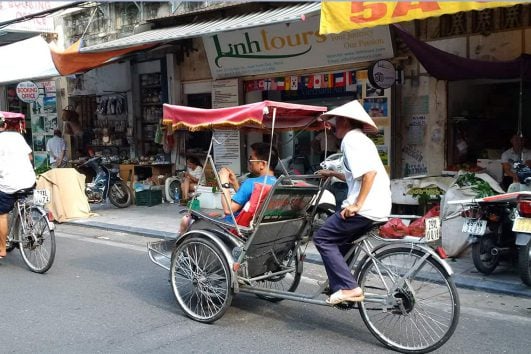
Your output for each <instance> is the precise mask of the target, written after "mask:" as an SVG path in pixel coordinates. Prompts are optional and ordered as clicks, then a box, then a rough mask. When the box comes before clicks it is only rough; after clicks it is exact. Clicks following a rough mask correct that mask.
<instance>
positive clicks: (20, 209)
mask: <svg viewBox="0 0 531 354" xmlns="http://www.w3.org/2000/svg"><path fill="white" fill-rule="evenodd" d="M28 198H29V197H28V196H25V197H19V198H17V200H16V201H15V205H14V207H13V210H12V213H10V214H9V219H8V222H9V232H8V234H7V241H8V242H14V243H20V242H23V241H22V240H21V239H20V238H19V237H20V234H19V233H17V232H15V227H14V226H15V225H16V222H17V221H18V220H20V225H21V227H22V234H24V235H25V234H26V233H27V232H28V223H27V221H26V217H27V216H28V211H29V210H30V208H36V209H37V210H38V211H39V212H40V213H41V214H43V215H46V211H45V210H44V208H43V207H41V206H39V205H36V204H33V203H30V202H28ZM45 220H46V222H47V223H48V227H49V228H50V230H52V231H53V230H55V224H54V223H53V222H51V221H50V220H49V219H48V218H46V219H45Z"/></svg>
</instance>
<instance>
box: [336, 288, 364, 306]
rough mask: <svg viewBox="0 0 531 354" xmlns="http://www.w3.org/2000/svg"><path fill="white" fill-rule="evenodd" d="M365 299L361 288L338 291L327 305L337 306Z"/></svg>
mask: <svg viewBox="0 0 531 354" xmlns="http://www.w3.org/2000/svg"><path fill="white" fill-rule="evenodd" d="M364 299H365V296H364V295H363V290H361V288H360V287H358V288H355V289H349V290H338V291H336V292H335V293H333V294H332V295H330V297H329V298H328V299H327V300H326V303H327V304H330V305H337V304H340V303H342V302H345V301H348V302H361V301H363V300H364Z"/></svg>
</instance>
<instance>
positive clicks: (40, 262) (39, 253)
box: [15, 207, 55, 274]
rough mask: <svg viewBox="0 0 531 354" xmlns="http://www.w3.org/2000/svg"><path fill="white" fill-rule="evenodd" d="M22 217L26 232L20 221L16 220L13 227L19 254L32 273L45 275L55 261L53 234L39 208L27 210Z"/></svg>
mask: <svg viewBox="0 0 531 354" xmlns="http://www.w3.org/2000/svg"><path fill="white" fill-rule="evenodd" d="M23 217H24V218H25V225H26V231H25V232H24V230H23V228H22V224H21V222H22V220H20V219H18V220H17V225H15V226H16V227H17V228H16V232H17V233H18V239H19V241H20V242H19V249H20V254H21V255H22V259H23V260H24V263H26V266H27V267H28V268H29V269H30V270H31V271H32V272H35V273H41V274H42V273H45V272H47V271H48V270H49V269H50V267H51V266H52V264H53V261H54V259H55V232H54V230H52V229H51V228H50V225H49V223H48V217H47V216H46V214H45V213H44V212H43V211H42V210H40V209H39V208H36V207H30V208H28V209H27V211H26V215H24V216H23Z"/></svg>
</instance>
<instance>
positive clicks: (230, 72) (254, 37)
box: [203, 16, 393, 78]
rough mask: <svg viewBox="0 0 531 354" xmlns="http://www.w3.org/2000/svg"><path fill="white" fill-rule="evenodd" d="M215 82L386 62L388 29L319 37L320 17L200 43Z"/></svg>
mask: <svg viewBox="0 0 531 354" xmlns="http://www.w3.org/2000/svg"><path fill="white" fill-rule="evenodd" d="M203 42H204V46H205V50H206V53H207V57H208V62H209V65H210V69H211V72H212V76H213V77H214V78H228V77H238V76H247V75H256V74H265V73H275V72H284V71H290V70H298V69H302V68H304V69H309V68H319V67H326V66H332V65H340V64H347V63H357V62H366V61H374V60H379V59H388V58H392V57H393V45H392V43H391V35H390V32H389V28H388V27H387V26H382V27H376V28H371V29H367V30H360V31H355V32H349V33H343V34H339V35H326V36H325V35H320V34H319V17H318V16H313V17H309V18H307V19H306V20H305V21H300V22H294V23H291V24H289V25H288V24H285V23H281V24H275V25H271V26H264V27H256V28H247V29H245V30H241V31H232V32H223V33H219V34H215V35H209V36H204V37H203Z"/></svg>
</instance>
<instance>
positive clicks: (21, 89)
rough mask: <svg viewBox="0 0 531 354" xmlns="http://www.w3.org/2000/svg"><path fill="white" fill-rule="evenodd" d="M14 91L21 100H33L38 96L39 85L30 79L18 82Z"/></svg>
mask: <svg viewBox="0 0 531 354" xmlns="http://www.w3.org/2000/svg"><path fill="white" fill-rule="evenodd" d="M16 91H17V96H18V98H19V99H20V100H21V101H22V102H35V101H36V100H37V98H39V87H38V86H37V85H36V84H35V83H34V82H32V81H22V82H20V83H19V84H18V85H17V89H16Z"/></svg>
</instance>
